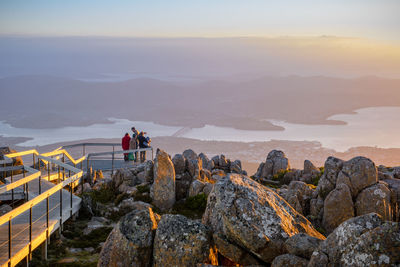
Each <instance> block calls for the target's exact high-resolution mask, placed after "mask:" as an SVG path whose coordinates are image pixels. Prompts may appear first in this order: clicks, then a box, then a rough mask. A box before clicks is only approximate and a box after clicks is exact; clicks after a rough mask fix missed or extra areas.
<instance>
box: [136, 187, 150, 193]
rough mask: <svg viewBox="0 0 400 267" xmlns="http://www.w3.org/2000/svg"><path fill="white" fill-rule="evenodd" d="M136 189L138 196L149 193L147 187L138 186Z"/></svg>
mask: <svg viewBox="0 0 400 267" xmlns="http://www.w3.org/2000/svg"><path fill="white" fill-rule="evenodd" d="M136 189H137V190H138V193H140V194H143V193H150V187H149V186H148V185H138V186H136Z"/></svg>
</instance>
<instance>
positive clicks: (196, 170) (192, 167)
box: [186, 159, 203, 179]
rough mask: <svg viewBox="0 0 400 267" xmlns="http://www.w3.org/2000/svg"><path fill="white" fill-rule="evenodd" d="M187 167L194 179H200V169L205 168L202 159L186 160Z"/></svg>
mask: <svg viewBox="0 0 400 267" xmlns="http://www.w3.org/2000/svg"><path fill="white" fill-rule="evenodd" d="M186 168H187V170H188V172H189V174H190V175H191V176H192V178H193V179H199V178H200V171H201V169H202V168H203V165H202V162H201V159H188V160H186Z"/></svg>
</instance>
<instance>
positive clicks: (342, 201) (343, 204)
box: [322, 184, 354, 233]
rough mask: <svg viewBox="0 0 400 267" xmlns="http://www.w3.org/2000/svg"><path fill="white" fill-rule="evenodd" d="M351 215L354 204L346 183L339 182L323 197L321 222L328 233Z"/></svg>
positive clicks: (352, 215)
mask: <svg viewBox="0 0 400 267" xmlns="http://www.w3.org/2000/svg"><path fill="white" fill-rule="evenodd" d="M352 217H354V206H353V200H352V198H351V193H350V189H349V187H348V186H347V185H345V184H340V185H338V186H337V187H336V188H335V189H334V190H332V191H331V192H330V193H329V194H328V196H327V197H326V199H325V202H324V215H323V219H322V224H323V226H324V228H325V230H326V231H327V232H328V233H330V232H332V231H333V230H334V229H335V228H336V227H338V226H339V224H341V223H342V222H344V221H346V220H347V219H350V218H352Z"/></svg>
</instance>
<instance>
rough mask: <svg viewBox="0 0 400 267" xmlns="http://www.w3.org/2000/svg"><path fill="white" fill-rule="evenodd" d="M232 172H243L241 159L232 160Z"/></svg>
mask: <svg viewBox="0 0 400 267" xmlns="http://www.w3.org/2000/svg"><path fill="white" fill-rule="evenodd" d="M230 172H232V173H239V174H240V173H242V162H241V161H240V160H238V159H237V160H235V161H234V162H231V166H230Z"/></svg>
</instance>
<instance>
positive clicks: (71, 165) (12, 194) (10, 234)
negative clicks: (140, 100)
mask: <svg viewBox="0 0 400 267" xmlns="http://www.w3.org/2000/svg"><path fill="white" fill-rule="evenodd" d="M119 145H120V144H108V143H83V144H76V145H70V146H65V147H60V148H58V149H56V150H54V151H52V152H48V153H42V154H39V153H38V152H37V151H36V150H29V151H23V152H18V153H10V154H7V155H5V157H4V158H5V159H4V160H0V166H3V167H0V172H3V177H5V176H6V175H5V174H7V173H10V175H9V177H8V178H7V179H6V180H7V183H6V184H4V185H2V186H0V199H2V200H4V199H7V200H11V202H12V205H13V209H12V210H11V211H10V212H8V213H6V214H4V215H2V216H0V266H15V265H16V264H18V263H19V262H21V261H22V260H23V259H25V260H26V263H27V264H28V263H29V260H30V259H31V256H32V251H33V250H34V249H36V248H37V247H39V246H41V245H42V246H43V248H44V249H45V250H46V248H47V245H48V243H49V237H50V235H51V234H52V233H54V232H55V231H57V230H60V231H61V230H62V224H63V223H64V222H65V221H66V220H68V219H69V218H71V217H72V216H73V215H74V214H75V213H77V212H78V211H79V208H80V204H81V199H80V198H79V197H77V196H75V195H74V194H73V192H74V189H75V188H76V186H78V185H79V184H83V183H82V181H83V169H86V170H89V169H90V168H91V167H92V166H93V164H95V163H96V157H97V158H98V157H103V158H102V159H100V161H103V162H102V164H100V165H103V168H101V169H105V168H104V166H105V165H107V164H104V163H105V162H108V163H111V166H110V167H111V168H108V169H110V170H111V171H113V170H114V168H115V167H117V168H118V167H120V166H123V165H126V164H123V163H122V164H121V162H120V161H118V160H116V159H115V155H118V154H123V153H127V152H132V153H135V152H141V151H148V152H151V155H152V156H151V157H153V149H152V148H146V149H136V150H129V151H115V149H114V147H115V146H119ZM77 146H82V147H83V156H82V157H81V158H79V159H77V160H75V159H74V158H73V157H72V156H71V155H70V154H69V153H68V152H67V151H66V149H65V148H72V147H77ZM86 146H108V147H110V146H112V148H113V149H112V151H110V152H100V153H89V154H87V155H85V147H86ZM21 156H32V163H33V166H31V167H30V166H27V165H20V166H13V158H15V157H21ZM105 156H111V159H108V160H106V159H104V157H105ZM97 160H99V159H97ZM97 164H99V163H97ZM10 165H11V166H10ZM84 165H85V166H84ZM114 165H117V166H114ZM77 167H79V168H77ZM97 169H99V168H97ZM13 171H20V172H22V173H21V174H18V175H13ZM21 196H22V197H21ZM15 200H19V201H23V202H24V203H23V204H20V205H19V206H15V207H14V203H15Z"/></svg>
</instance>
